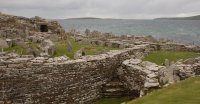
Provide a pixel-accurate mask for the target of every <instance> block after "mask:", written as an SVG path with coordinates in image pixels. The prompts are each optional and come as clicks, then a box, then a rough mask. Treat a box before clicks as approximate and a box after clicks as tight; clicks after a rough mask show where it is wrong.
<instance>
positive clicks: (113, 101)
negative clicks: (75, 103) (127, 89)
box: [95, 97, 130, 104]
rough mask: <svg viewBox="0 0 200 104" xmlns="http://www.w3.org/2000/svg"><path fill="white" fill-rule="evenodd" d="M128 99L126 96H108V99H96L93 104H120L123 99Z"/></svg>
mask: <svg viewBox="0 0 200 104" xmlns="http://www.w3.org/2000/svg"><path fill="white" fill-rule="evenodd" d="M128 100H130V99H129V98H127V97H123V98H110V99H105V98H104V99H100V100H99V101H97V102H96V103H95V104H121V103H123V102H125V101H128Z"/></svg>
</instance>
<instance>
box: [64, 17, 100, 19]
mask: <svg viewBox="0 0 200 104" xmlns="http://www.w3.org/2000/svg"><path fill="white" fill-rule="evenodd" d="M68 19H101V18H96V17H80V18H68Z"/></svg>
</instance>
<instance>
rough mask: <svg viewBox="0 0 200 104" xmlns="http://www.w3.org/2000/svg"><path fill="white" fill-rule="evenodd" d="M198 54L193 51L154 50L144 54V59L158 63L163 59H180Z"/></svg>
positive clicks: (162, 61)
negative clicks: (146, 54)
mask: <svg viewBox="0 0 200 104" xmlns="http://www.w3.org/2000/svg"><path fill="white" fill-rule="evenodd" d="M198 56H200V54H199V53H194V52H175V51H155V52H152V53H150V54H149V55H148V56H146V57H145V58H144V59H143V60H144V61H151V62H154V63H156V64H158V65H161V64H162V63H164V61H165V59H168V60H170V61H175V62H176V61H178V60H180V59H188V58H195V57H198Z"/></svg>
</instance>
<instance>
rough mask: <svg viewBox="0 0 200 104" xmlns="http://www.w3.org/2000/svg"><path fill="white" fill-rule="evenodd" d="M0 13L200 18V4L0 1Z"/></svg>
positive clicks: (172, 0)
mask: <svg viewBox="0 0 200 104" xmlns="http://www.w3.org/2000/svg"><path fill="white" fill-rule="evenodd" d="M0 11H1V12H2V13H8V14H13V15H20V16H26V17H33V16H36V15H37V16H41V17H44V18H54V19H55V18H74V17H100V18H129V19H147V18H156V17H173V16H179V17H181V16H191V15H197V14H200V0H0Z"/></svg>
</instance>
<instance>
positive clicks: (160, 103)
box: [128, 77, 200, 104]
mask: <svg viewBox="0 0 200 104" xmlns="http://www.w3.org/2000/svg"><path fill="white" fill-rule="evenodd" d="M199 89H200V77H195V78H189V79H187V80H184V81H182V82H180V83H177V84H174V85H170V86H169V87H167V88H163V89H160V90H157V91H154V92H152V93H150V94H149V95H147V96H144V97H142V98H139V99H136V100H133V101H131V102H129V103H128V104H200V90H199Z"/></svg>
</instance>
